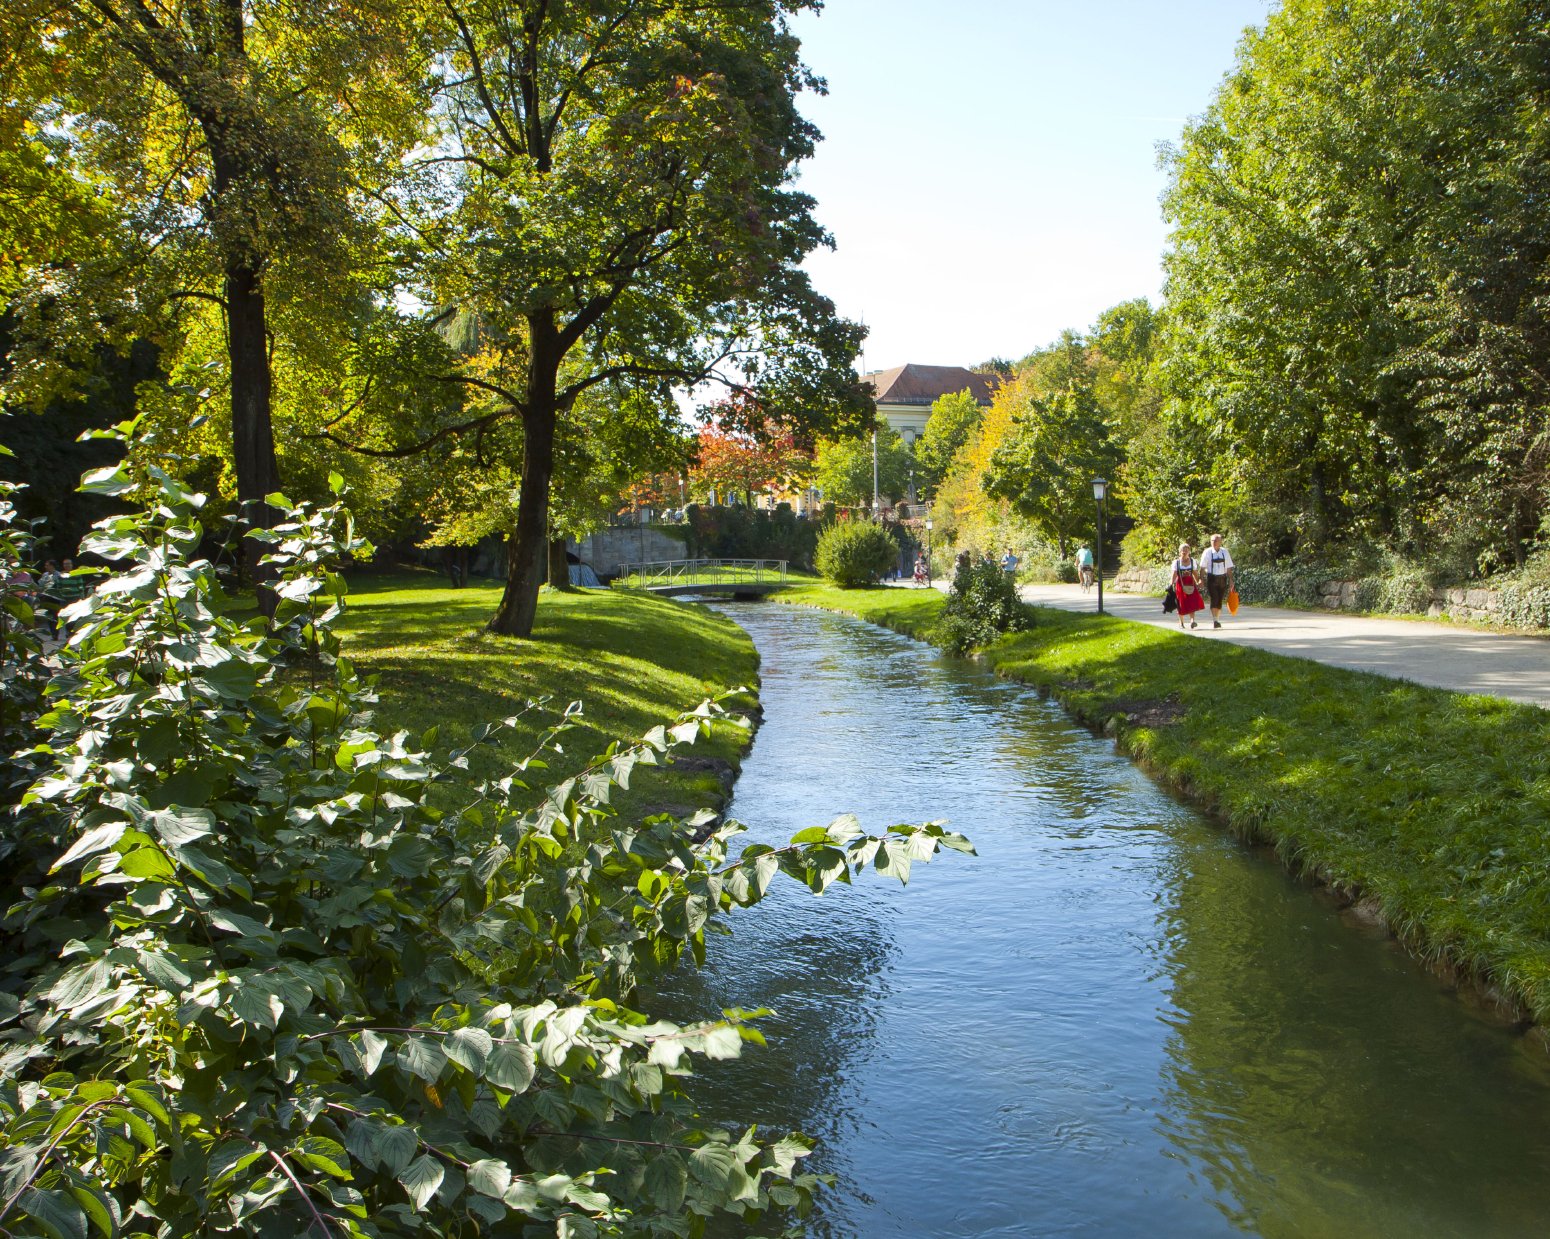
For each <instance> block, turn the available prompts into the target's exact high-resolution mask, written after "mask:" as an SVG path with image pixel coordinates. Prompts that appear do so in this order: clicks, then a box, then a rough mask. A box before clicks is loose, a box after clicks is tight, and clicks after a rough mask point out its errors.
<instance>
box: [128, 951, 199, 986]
mask: <svg viewBox="0 0 1550 1239" xmlns="http://www.w3.org/2000/svg"><path fill="white" fill-rule="evenodd" d="M138 959H139V963H140V971H141V972H143V973H144V974H145V976H146V979H147V980H149V981H151V982H152V983H153V984H155V985H159V986H161V988H162V989H164V990H166V991H167V992H168V993H169V994H181V993H182V992H183V990H184V989H185V988H187V987H188V985H189V984H190V983H191V982H192V981H193V979H194V978H193V976H192V975H191V974H190V973H189V972H188V971H187V970H186V969H185V968H184V967H183V964H182V962H181V961H180V960H179V959H178V958H177V956H175V955H171V954H169V953H168V952H166V951H141V952H140V954H139V956H138Z"/></svg>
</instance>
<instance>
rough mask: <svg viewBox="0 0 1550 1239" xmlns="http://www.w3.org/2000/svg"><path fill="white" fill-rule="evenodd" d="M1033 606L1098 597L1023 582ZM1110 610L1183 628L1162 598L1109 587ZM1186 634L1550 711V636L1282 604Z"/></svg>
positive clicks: (1074, 607) (1093, 603)
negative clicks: (1288, 608)
mask: <svg viewBox="0 0 1550 1239" xmlns="http://www.w3.org/2000/svg"><path fill="white" fill-rule="evenodd" d="M1021 593H1022V596H1023V597H1024V598H1025V599H1026V600H1027V601H1029V602H1033V603H1037V604H1039V605H1040V606H1045V607H1059V608H1061V609H1062V610H1066V611H1094V610H1096V609H1097V606H1098V592H1097V590H1093V591H1092V592H1091V593H1086V594H1084V593H1083V592H1082V591H1081V588H1080V587H1079V586H1076V585H1024V586H1023V587H1022V589H1021ZM1103 609H1104V610H1105V611H1107V612H1109V613H1111V614H1113V615H1118V616H1121V617H1122V618H1124V619H1128V620H1136V621H1138V622H1140V623H1143V624H1155V625H1157V626H1159V627H1163V628H1171V629H1173V630H1174V631H1175V632H1177V631H1178V628H1179V621H1178V617H1177V616H1176V615H1165V614H1164V613H1163V609H1162V597H1161V595H1158V596H1155V597H1154V596H1153V595H1150V594H1116V593H1113V592H1111V591H1109V590H1105V591H1104V594H1103ZM1199 614H1200V615H1201V616H1203V617H1204V618H1203V619H1202V621H1201V625H1200V627H1199V628H1197V629H1195V630H1193V631H1190V630H1188V629H1186V630H1185V635H1187V636H1190V637H1193V638H1195V639H1197V640H1204V641H1231V642H1232V643H1233V644H1235V645H1252V646H1257V647H1258V648H1259V649H1262V650H1271V651H1273V652H1274V653H1277V654H1289V655H1291V656H1293V657H1295V658H1311V659H1313V660H1314V661H1316V662H1321V663H1328V664H1330V665H1331V666H1334V667H1347V668H1350V669H1352V670H1355V671H1372V672H1375V673H1377V674H1378V675H1387V676H1393V677H1395V678H1397V679H1402V680H1413V681H1415V682H1416V683H1417V684H1430V685H1432V686H1434V687H1436V688H1451V689H1454V690H1456V691H1458V692H1463V693H1484V694H1486V695H1489V696H1493V697H1506V698H1508V699H1509V700H1511V701H1525V702H1528V703H1529V704H1530V705H1536V706H1542V707H1545V708H1550V638H1547V637H1542V636H1533V635H1529V634H1523V635H1521V636H1520V635H1516V634H1502V633H1492V632H1479V631H1476V630H1475V629H1472V628H1465V627H1462V626H1460V625H1455V624H1434V623H1427V622H1426V621H1424V620H1389V619H1372V618H1368V617H1366V616H1358V615H1341V614H1339V613H1337V612H1333V611H1330V612H1324V611H1283V610H1280V609H1279V608H1275V607H1249V606H1244V607H1239V608H1238V614H1237V616H1236V617H1233V616H1230V615H1228V614H1227V612H1226V610H1225V609H1224V610H1223V612H1222V627H1221V629H1220V630H1215V629H1213V628H1212V627H1211V613H1210V612H1209V611H1201V612H1200V613H1199Z"/></svg>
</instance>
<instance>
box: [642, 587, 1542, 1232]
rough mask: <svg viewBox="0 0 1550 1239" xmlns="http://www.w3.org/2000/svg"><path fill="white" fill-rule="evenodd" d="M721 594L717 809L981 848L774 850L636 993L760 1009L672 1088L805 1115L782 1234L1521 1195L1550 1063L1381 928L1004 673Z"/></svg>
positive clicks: (1288, 1227) (702, 1006)
mask: <svg viewBox="0 0 1550 1239" xmlns="http://www.w3.org/2000/svg"><path fill="white" fill-rule="evenodd" d="M720 609H721V610H723V611H724V613H726V614H728V615H730V616H731V617H733V618H734V619H735V620H736V621H737V622H738V623H739V624H741V625H742V626H743V627H744V628H745V629H747V631H748V632H749V633H750V634H751V635H752V636H753V638H754V640H755V642H756V643H757V645H758V648H759V651H760V655H761V657H762V660H763V661H762V668H761V675H762V679H763V686H762V694H761V695H762V701H763V705H764V710H765V722H764V725H763V728H762V729H761V730H760V732H759V734H758V737H757V740H756V741H755V744H754V747H753V750H752V752H751V754H750V755H749V758H748V761H747V762H746V764H745V766H744V769H743V772H742V776H741V778H740V780H739V782H738V786H737V790H736V796H735V799H734V801H733V803H732V806H731V810H730V811H731V814H732V816H734V817H736V818H738V819H739V820H740V821H742V822H744V823H746V824H747V825H748V827H749V834H748V836H747V837H746V838H747V841H749V842H753V841H764V842H770V843H775V844H779V843H782V842H784V841H785V840H786V839H787V838H789V836H790V835H791V834H793V833H794V832H795V831H797V830H799V829H801V828H802V827H805V826H811V825H818V824H823V823H827V822H828V821H829V820H830V819H831V818H832V817H834V816H835V815H837V814H839V813H842V812H854V813H856V814H857V816H858V817H859V818H860V819H861V822H862V825H863V826H864V827H866V828H867V829H868V830H871V831H878V830H882V829H884V828H886V827H887V826H888V825H889V824H891V823H894V822H901V821H923V820H928V819H949V820H950V821H951V823H952V825H953V827H954V829H957V830H960V831H962V832H964V833H965V834H967V835H968V836H969V837H970V838H971V839H972V840H973V841H974V843H975V846H976V848H977V849H978V853H979V854H978V856H961V855H958V854H956V853H945V854H943V855H942V856H941V857H939V858H938V859H937V860H936V861H934V862H933V863H932V864H930V865H918V864H917V865H916V867H915V869H914V873H913V875H912V877H911V880H910V884H909V886H908V888H907V889H906V888H901V887H900V886H899V885H898V884H897V883H896V882H894V881H893V880H891V879H884V878H881V877H878V876H875V875H872V874H870V873H869V874H868V875H867V876H866V877H864V878H863V879H862V880H861V881H859V882H858V883H857V884H856V885H855V886H854V887H844V886H841V887H837V888H834V889H833V890H831V891H830V892H829V893H828V894H826V895H824V896H823V897H822V898H814V897H813V896H812V895H811V894H809V893H808V892H807V891H806V890H805V889H804V888H802V887H799V886H798V885H797V884H796V883H794V882H790V881H789V880H781V881H779V882H778V883H777V885H776V887H775V888H774V889H773V891H772V893H771V896H770V897H769V898H768V899H767V900H766V902H765V903H763V904H761V905H760V906H758V907H756V908H752V909H747V910H743V911H739V912H736V913H735V914H734V915H733V916H732V917H731V918H730V921H729V923H730V926H731V929H732V935H731V936H730V937H717V938H713V939H712V941H711V943H710V950H709V955H708V959H707V963H706V967H705V968H704V969H703V970H700V971H698V972H695V971H686V972H684V973H682V974H680V975H679V976H678V977H676V978H675V980H674V982H673V984H672V985H671V986H670V987H667V988H666V989H665V990H664V991H663V992H661V993H660V994H659V1001H658V1003H657V1004H656V1008H655V1009H662V1012H663V1014H668V1015H677V1016H678V1017H680V1018H686V1017H690V1016H704V1015H709V1014H712V1013H714V1012H715V1011H716V1010H718V1009H720V1008H722V1007H729V1006H740V1007H745V1008H746V1007H759V1006H767V1007H770V1008H772V1009H773V1011H774V1012H775V1014H774V1015H773V1016H771V1017H769V1018H768V1019H767V1020H765V1021H764V1022H763V1024H762V1027H763V1029H764V1031H765V1034H766V1035H767V1036H768V1038H769V1042H770V1044H769V1047H768V1048H767V1049H761V1048H759V1047H757V1046H752V1047H748V1048H747V1049H746V1050H745V1055H744V1057H743V1058H742V1059H740V1060H738V1061H735V1062H730V1063H714V1064H707V1065H706V1066H705V1068H704V1074H703V1076H702V1077H701V1078H700V1079H698V1080H697V1081H695V1083H694V1092H695V1096H696V1098H697V1100H698V1101H699V1103H700V1104H701V1106H702V1107H703V1109H704V1111H705V1112H706V1114H707V1115H708V1116H711V1117H714V1118H717V1119H718V1120H721V1121H727V1122H741V1123H746V1122H756V1123H758V1124H759V1126H760V1128H761V1130H763V1131H765V1132H766V1133H768V1132H769V1131H770V1130H771V1129H773V1130H776V1131H778V1130H784V1129H790V1128H797V1129H800V1130H802V1131H804V1132H806V1133H808V1134H809V1135H811V1136H813V1137H815V1138H817V1139H818V1140H819V1141H820V1147H819V1151H818V1152H817V1153H816V1154H815V1155H814V1157H813V1158H812V1159H811V1163H810V1164H811V1165H812V1167H813V1168H815V1169H820V1170H824V1171H828V1172H831V1173H834V1174H836V1175H837V1176H838V1177H839V1183H838V1185H837V1186H836V1187H834V1188H832V1189H829V1190H827V1191H825V1192H824V1193H823V1194H822V1195H821V1198H820V1203H819V1206H818V1210H817V1212H816V1214H815V1215H814V1217H813V1218H812V1219H811V1220H810V1222H809V1233H810V1234H812V1235H815V1236H828V1237H832V1239H872V1237H877V1236H1020V1237H1021V1236H1047V1235H1081V1236H1096V1235H1105V1236H1107V1235H1113V1236H1143V1235H1144V1236H1172V1235H1178V1236H1208V1235H1245V1234H1247V1235H1264V1236H1275V1237H1280V1236H1297V1237H1302V1236H1327V1235H1349V1236H1361V1237H1364V1239H1377V1237H1381V1236H1396V1237H1400V1236H1403V1237H1405V1239H1417V1237H1421V1236H1432V1235H1448V1236H1470V1237H1474V1236H1498V1235H1500V1236H1521V1235H1529V1234H1540V1233H1544V1232H1545V1231H1546V1229H1547V1227H1550V1064H1547V1063H1546V1062H1545V1060H1544V1058H1543V1056H1541V1055H1540V1054H1538V1053H1537V1052H1536V1051H1534V1050H1532V1049H1531V1048H1529V1047H1528V1046H1526V1045H1525V1044H1524V1043H1523V1041H1522V1039H1521V1038H1519V1037H1517V1036H1515V1035H1514V1034H1513V1032H1512V1030H1511V1029H1508V1028H1505V1027H1503V1026H1502V1025H1501V1024H1500V1023H1499V1022H1497V1021H1496V1020H1494V1019H1493V1018H1491V1017H1489V1016H1487V1015H1484V1014H1482V1013H1479V1012H1476V1011H1474V1010H1473V1009H1472V1008H1471V1007H1470V1006H1469V1005H1468V1004H1467V1003H1465V1002H1463V1001H1461V1000H1460V999H1459V997H1458V996H1457V995H1456V994H1455V993H1454V992H1453V991H1452V990H1451V989H1450V988H1449V987H1448V986H1447V985H1445V984H1444V983H1443V982H1442V981H1440V980H1438V979H1437V978H1435V977H1433V976H1432V975H1430V974H1429V973H1427V972H1426V971H1425V970H1424V969H1422V968H1421V967H1420V966H1419V965H1417V964H1416V963H1415V962H1414V961H1412V960H1411V959H1410V958H1408V957H1407V956H1406V955H1405V954H1404V953H1403V952H1402V951H1401V950H1400V949H1399V948H1398V947H1397V946H1396V945H1395V944H1394V943H1393V942H1392V941H1390V940H1389V939H1388V937H1387V936H1386V935H1384V934H1382V933H1380V932H1378V931H1375V930H1373V929H1370V928H1364V927H1362V926H1360V925H1358V924H1356V923H1355V922H1353V921H1351V920H1350V919H1349V918H1347V917H1345V916H1343V915H1342V914H1341V913H1340V912H1338V911H1336V910H1335V909H1334V908H1333V907H1332V906H1331V905H1330V904H1329V903H1328V902H1327V901H1326V900H1324V899H1322V898H1321V897H1320V896H1319V895H1317V894H1316V893H1315V892H1313V891H1311V890H1310V889H1309V888H1308V887H1307V886H1305V885H1303V884H1301V883H1299V882H1297V881H1294V880H1293V879H1291V878H1289V877H1288V876H1287V875H1286V874H1285V873H1284V872H1283V870H1282V869H1281V868H1280V867H1279V865H1277V864H1276V863H1275V862H1274V861H1273V859H1269V858H1267V857H1266V856H1264V855H1262V854H1260V853H1258V852H1256V851H1255V850H1253V849H1250V848H1247V847H1245V846H1243V845H1242V844H1240V843H1238V842H1237V841H1236V840H1234V839H1233V838H1231V837H1230V836H1229V835H1227V834H1226V833H1225V832H1224V831H1223V830H1221V829H1220V828H1218V827H1216V826H1214V825H1212V824H1211V823H1209V822H1207V821H1206V820H1205V819H1203V818H1202V817H1201V816H1200V815H1199V814H1197V813H1196V812H1194V811H1193V810H1192V809H1190V808H1188V807H1187V806H1184V805H1181V804H1180V803H1179V802H1177V801H1176V800H1174V799H1173V798H1171V797H1170V796H1169V795H1168V794H1167V793H1165V792H1164V791H1162V790H1161V789H1160V788H1158V787H1157V786H1156V785H1155V784H1153V783H1152V782H1151V781H1150V780H1149V779H1148V778H1147V777H1146V776H1145V775H1144V774H1142V773H1141V772H1140V771H1139V770H1138V769H1137V768H1135V767H1134V766H1133V765H1131V763H1130V762H1129V761H1128V760H1126V759H1125V758H1123V757H1120V756H1118V755H1116V754H1115V752H1114V750H1113V746H1112V744H1111V743H1109V742H1108V741H1104V740H1100V739H1096V738H1094V737H1093V736H1092V735H1091V734H1090V733H1088V732H1087V731H1085V730H1083V729H1081V728H1078V727H1077V726H1075V725H1074V724H1073V723H1071V722H1070V721H1069V720H1068V719H1067V718H1066V717H1065V716H1064V715H1063V714H1062V713H1061V711H1060V709H1059V707H1058V706H1055V705H1053V704H1051V703H1049V702H1046V701H1043V700H1041V699H1040V698H1039V696H1038V695H1037V694H1036V693H1035V692H1033V691H1032V690H1031V689H1028V688H1026V687H1025V686H1022V685H1018V684H1015V683H1011V682H1007V681H1002V680H998V679H997V678H995V677H994V676H992V675H990V674H989V673H987V672H985V671H983V670H981V669H979V668H978V667H976V666H975V665H974V664H973V663H970V662H966V661H962V660H953V659H948V658H945V657H943V656H942V655H940V654H939V653H938V652H936V651H935V650H932V649H931V648H929V647H927V646H924V645H922V644H919V643H917V642H915V641H912V640H909V639H908V638H905V637H901V636H898V635H896V634H894V633H891V632H889V631H887V630H884V629H881V628H877V627H874V626H871V625H867V624H863V623H861V622H859V621H855V620H852V619H849V618H846V617H842V616H836V615H831V614H828V613H825V612H819V611H811V610H806V609H801V608H795V607H786V606H778V605H771V604H759V603H749V604H730V605H726V606H723V607H721V608H720ZM740 846H741V845H740V844H739V845H735V847H740Z"/></svg>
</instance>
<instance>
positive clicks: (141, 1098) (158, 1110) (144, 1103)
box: [124, 1084, 172, 1127]
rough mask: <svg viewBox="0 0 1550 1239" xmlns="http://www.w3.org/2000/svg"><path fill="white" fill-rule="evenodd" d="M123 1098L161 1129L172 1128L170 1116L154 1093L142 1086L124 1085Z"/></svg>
mask: <svg viewBox="0 0 1550 1239" xmlns="http://www.w3.org/2000/svg"><path fill="white" fill-rule="evenodd" d="M124 1096H126V1097H128V1098H129V1100H130V1101H132V1102H134V1103H135V1105H137V1106H139V1107H140V1109H142V1110H144V1111H145V1112H146V1113H147V1114H149V1115H150V1116H151V1117H152V1118H153V1119H155V1120H156V1121H157V1122H158V1123H159V1124H161V1126H163V1127H171V1126H172V1115H171V1114H169V1113H168V1112H167V1107H166V1106H165V1105H163V1104H162V1101H161V1098H159V1097H158V1096H157V1095H156V1094H155V1093H154V1092H152V1091H151V1090H150V1089H149V1088H146V1087H145V1086H144V1085H137V1084H126V1085H124Z"/></svg>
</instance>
